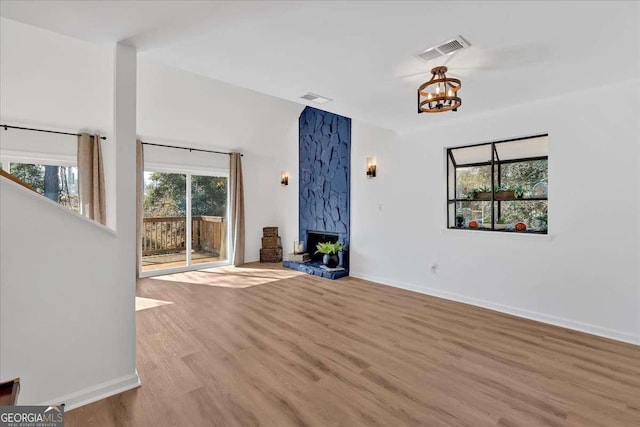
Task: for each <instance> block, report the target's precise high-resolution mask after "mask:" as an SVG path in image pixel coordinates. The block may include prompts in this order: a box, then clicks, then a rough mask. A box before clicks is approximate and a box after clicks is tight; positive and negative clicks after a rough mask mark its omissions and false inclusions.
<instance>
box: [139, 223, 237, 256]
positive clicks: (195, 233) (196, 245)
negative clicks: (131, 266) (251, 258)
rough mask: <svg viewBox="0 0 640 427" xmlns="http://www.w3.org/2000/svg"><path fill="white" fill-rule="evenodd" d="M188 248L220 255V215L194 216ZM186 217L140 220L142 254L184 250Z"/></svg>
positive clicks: (223, 238) (221, 235)
mask: <svg viewBox="0 0 640 427" xmlns="http://www.w3.org/2000/svg"><path fill="white" fill-rule="evenodd" d="M192 221H193V222H192V226H191V248H192V249H193V250H197V251H206V252H212V253H214V254H216V255H220V254H221V252H223V250H224V241H225V233H226V230H225V225H224V218H223V217H219V216H194V217H192ZM186 223H187V219H186V218H185V217H183V216H167V217H151V218H143V220H142V255H143V256H146V255H160V254H169V253H176V252H181V251H183V250H185V249H186V241H187V227H186Z"/></svg>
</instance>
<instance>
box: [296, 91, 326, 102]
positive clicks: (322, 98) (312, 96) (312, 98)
mask: <svg viewBox="0 0 640 427" xmlns="http://www.w3.org/2000/svg"><path fill="white" fill-rule="evenodd" d="M300 98H302V99H306V100H307V101H313V102H315V103H316V104H326V103H327V102H331V101H333V99H331V98H327V97H325V96H320V95H316V94H315V93H311V92H307V94H306V95H302V96H301V97H300Z"/></svg>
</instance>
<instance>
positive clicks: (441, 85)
mask: <svg viewBox="0 0 640 427" xmlns="http://www.w3.org/2000/svg"><path fill="white" fill-rule="evenodd" d="M447 70H448V68H447V67H445V66H440V67H435V68H434V69H432V70H431V74H432V77H431V80H429V81H428V82H426V83H423V84H421V85H420V87H418V114H420V113H442V112H445V111H458V107H460V106H461V105H462V99H461V98H459V97H458V91H459V90H460V88H461V87H462V83H460V80H458V79H453V78H451V77H447V75H446V72H447Z"/></svg>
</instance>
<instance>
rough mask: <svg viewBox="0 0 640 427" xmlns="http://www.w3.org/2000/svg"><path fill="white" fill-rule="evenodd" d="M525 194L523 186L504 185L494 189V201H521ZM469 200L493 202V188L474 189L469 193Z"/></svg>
mask: <svg viewBox="0 0 640 427" xmlns="http://www.w3.org/2000/svg"><path fill="white" fill-rule="evenodd" d="M523 194H524V187H522V186H521V185H503V186H501V187H498V186H497V185H496V186H494V187H493V199H494V200H513V199H520V198H521V197H522V196H523ZM467 198H469V199H473V200H491V188H490V187H479V188H472V189H471V190H469V191H468V192H467Z"/></svg>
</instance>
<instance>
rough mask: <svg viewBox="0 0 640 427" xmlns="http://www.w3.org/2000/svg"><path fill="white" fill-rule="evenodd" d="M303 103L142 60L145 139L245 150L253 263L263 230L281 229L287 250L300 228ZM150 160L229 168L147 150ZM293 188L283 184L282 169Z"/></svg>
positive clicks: (215, 158)
mask: <svg viewBox="0 0 640 427" xmlns="http://www.w3.org/2000/svg"><path fill="white" fill-rule="evenodd" d="M302 109H303V106H302V105H298V104H294V103H292V102H289V101H284V100H280V99H276V98H273V97H270V96H267V95H262V94H259V93H257V92H254V91H250V90H247V89H242V88H239V87H237V86H232V85H228V84H225V83H221V82H217V81H215V80H211V79H208V78H205V77H201V76H198V75H195V74H192V73H188V72H186V71H182V70H178V69H175V68H171V67H167V66H164V65H160V64H157V63H155V62H152V61H149V60H145V59H140V60H139V64H138V134H139V136H140V138H141V139H142V140H143V141H146V142H155V143H160V144H171V145H180V146H186V147H196V148H205V149H213V150H216V149H217V150H220V151H239V152H241V153H243V154H244V157H243V159H242V162H243V172H244V189H245V212H246V214H245V221H246V250H245V260H246V261H257V260H258V258H259V249H260V246H261V240H260V238H261V237H262V227H266V226H277V227H279V228H280V236H281V237H282V242H283V246H284V252H285V253H286V252H291V250H292V249H293V247H292V246H293V240H294V239H296V237H297V230H298V176H297V175H298V116H299V115H300V112H301V111H302ZM145 150H146V151H145V160H146V161H149V162H153V163H155V164H172V163H173V164H177V165H182V166H184V167H188V168H202V167H210V168H212V169H214V170H215V169H219V168H220V167H225V168H227V169H228V161H229V160H228V157H227V156H220V155H214V154H207V153H198V152H192V153H189V152H184V151H180V150H171V149H163V148H155V147H148V146H147V147H145ZM281 170H286V171H288V172H289V185H288V186H287V187H281V186H280V171H281Z"/></svg>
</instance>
